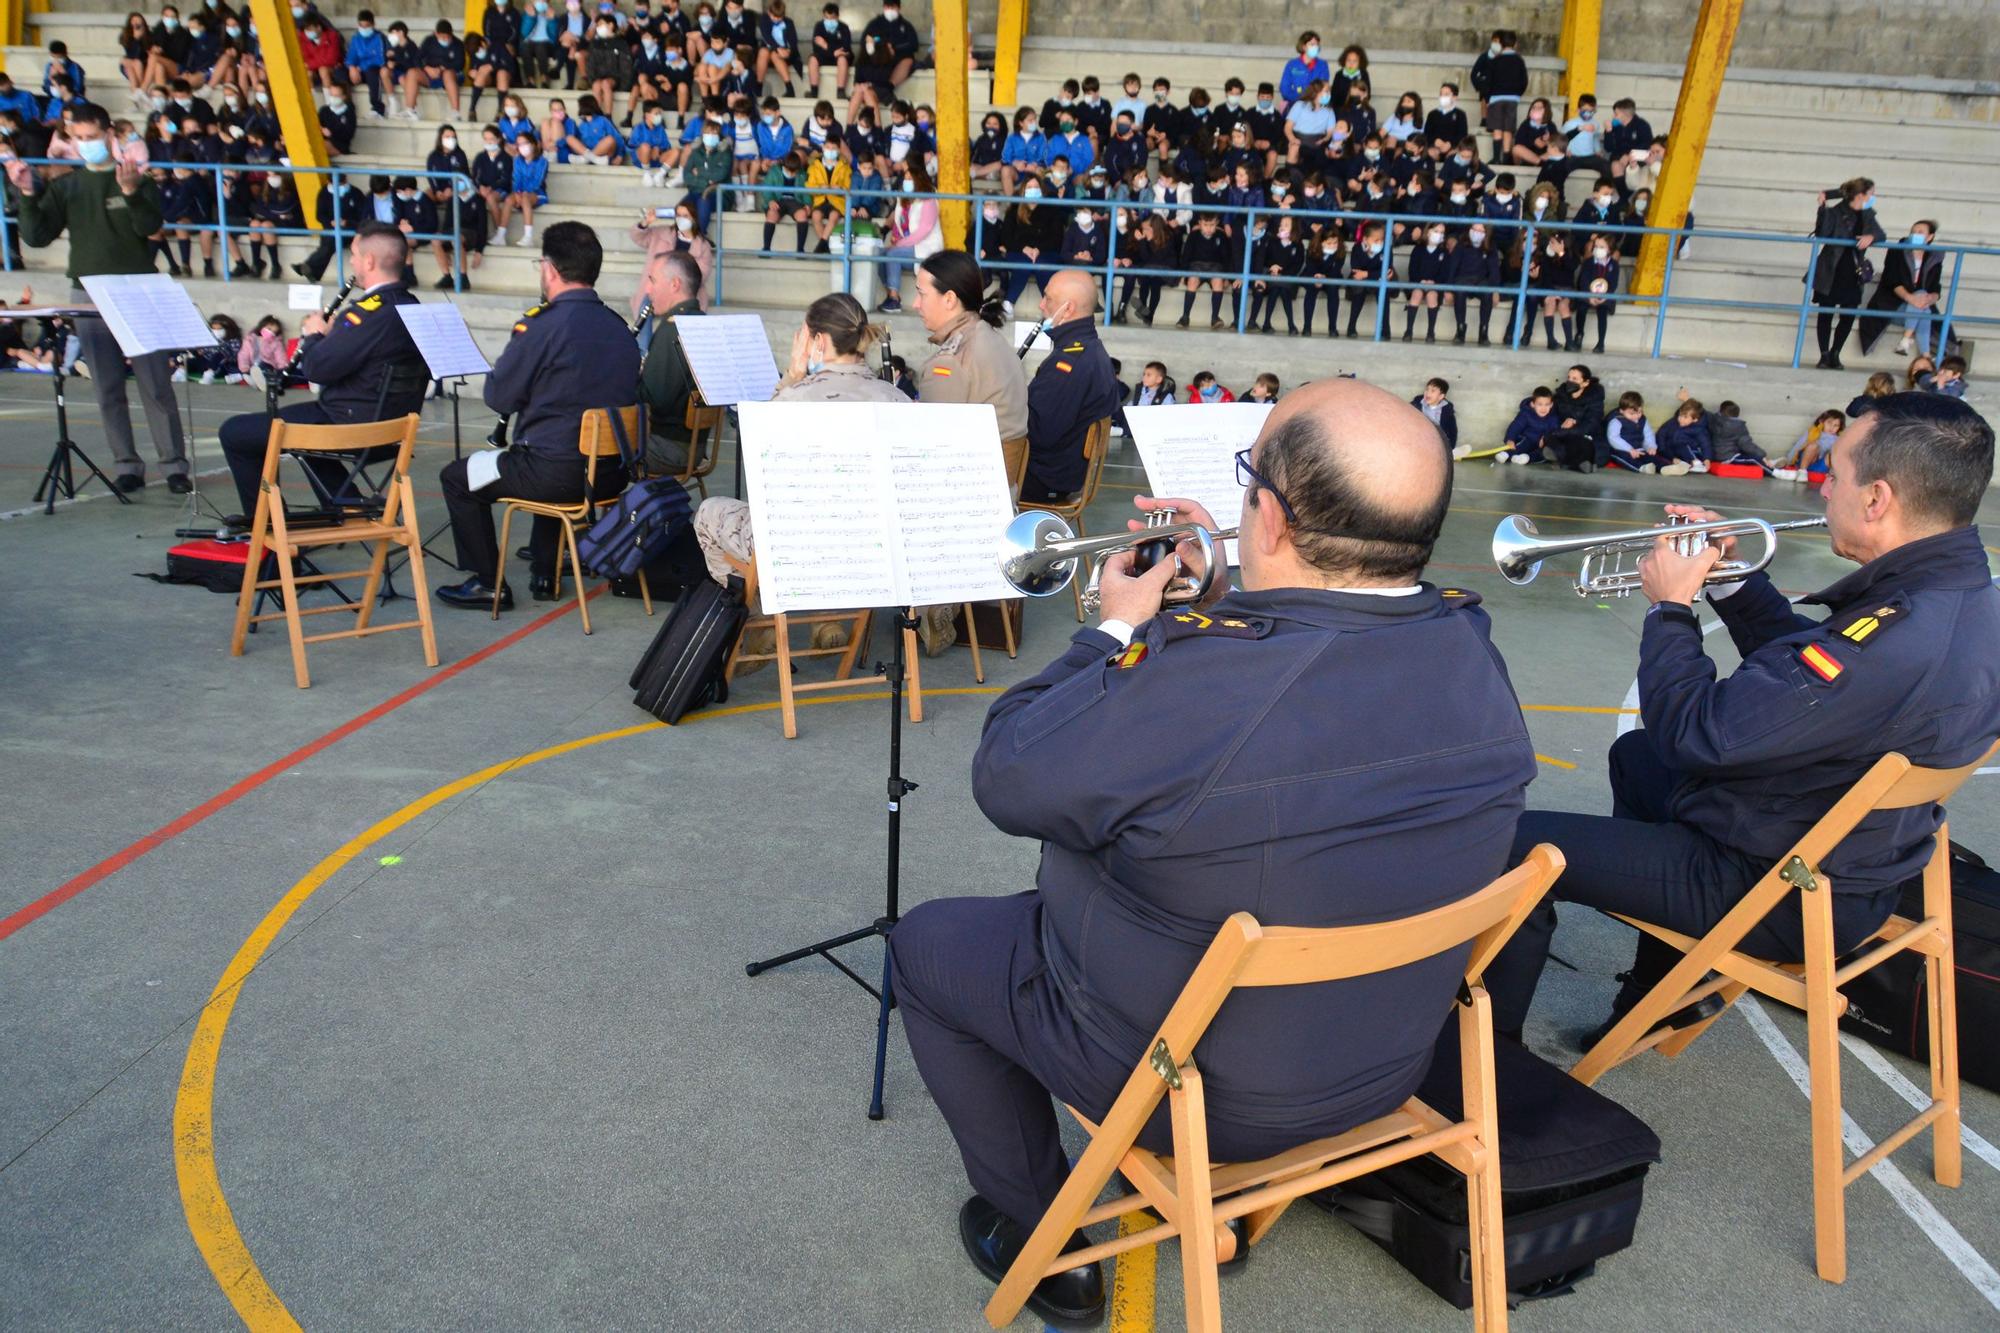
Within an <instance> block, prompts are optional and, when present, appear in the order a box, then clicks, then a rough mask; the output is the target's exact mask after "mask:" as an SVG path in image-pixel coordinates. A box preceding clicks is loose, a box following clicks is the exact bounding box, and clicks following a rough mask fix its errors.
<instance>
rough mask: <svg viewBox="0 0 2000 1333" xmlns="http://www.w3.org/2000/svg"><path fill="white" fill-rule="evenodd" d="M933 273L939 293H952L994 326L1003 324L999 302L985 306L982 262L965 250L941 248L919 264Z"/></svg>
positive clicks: (933, 284) (962, 304) (921, 267)
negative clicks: (980, 267)
mask: <svg viewBox="0 0 2000 1333" xmlns="http://www.w3.org/2000/svg"><path fill="white" fill-rule="evenodd" d="M917 267H918V268H920V269H922V270H923V271H924V272H925V273H928V274H929V275H930V279H931V286H933V287H935V288H937V289H938V291H939V292H940V293H944V292H950V293H951V294H952V295H953V296H956V297H957V298H958V303H959V305H960V306H961V307H963V308H964V309H966V310H969V311H971V312H972V313H974V314H976V315H978V316H979V317H980V318H981V319H983V320H985V321H986V322H987V323H988V324H991V325H992V326H993V327H994V328H999V327H1000V306H999V302H997V301H996V302H993V303H992V308H991V309H990V310H989V309H987V308H986V306H987V304H988V303H987V300H986V277H985V275H984V274H982V273H981V272H980V271H979V261H978V260H977V259H974V258H973V257H972V256H971V255H969V254H967V253H966V252H965V251H963V250H940V251H938V252H937V253H936V254H934V255H932V256H930V257H929V258H927V259H925V260H922V261H921V262H919V263H918V265H917Z"/></svg>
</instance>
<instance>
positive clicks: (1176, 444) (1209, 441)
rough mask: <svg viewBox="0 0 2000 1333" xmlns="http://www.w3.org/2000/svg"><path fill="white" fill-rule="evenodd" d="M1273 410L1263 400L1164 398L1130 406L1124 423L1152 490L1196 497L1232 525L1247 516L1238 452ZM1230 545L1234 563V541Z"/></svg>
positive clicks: (1221, 521) (1219, 520) (1224, 524)
mask: <svg viewBox="0 0 2000 1333" xmlns="http://www.w3.org/2000/svg"><path fill="white" fill-rule="evenodd" d="M1270 414H1271V408H1270V406H1269V405H1268V404H1265V403H1162V404H1159V405H1158V406H1155V407H1128V408H1126V409H1125V425H1126V428H1127V429H1129V430H1130V431H1131V432H1132V443H1133V444H1135V445H1137V446H1138V449H1139V461H1140V462H1141V463H1143V464H1144V465H1145V468H1146V481H1147V483H1148V484H1149V485H1150V486H1151V488H1152V493H1153V494H1154V495H1184V496H1186V497H1187V498H1188V499H1190V500H1197V501H1199V502H1200V503H1201V505H1202V507H1203V508H1205V509H1207V510H1208V512H1209V514H1210V515H1211V516H1213V517H1214V519H1215V522H1216V526H1217V527H1221V528H1233V527H1235V526H1237V524H1238V523H1239V522H1240V521H1241V520H1242V516H1243V487H1242V486H1241V485H1240V484H1238V482H1237V480H1236V455H1237V453H1238V452H1239V451H1241V450H1244V449H1248V448H1249V447H1250V446H1251V445H1253V444H1255V443H1256V442H1257V433H1258V432H1259V431H1261V430H1263V429H1264V418H1265V417H1267V416H1269V415H1270ZM1228 545H1229V554H1228V560H1229V563H1230V564H1232V565H1233V564H1235V563H1236V543H1235V542H1234V541H1233V540H1232V541H1231V542H1229V544H1228Z"/></svg>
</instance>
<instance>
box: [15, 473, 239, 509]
mask: <svg viewBox="0 0 2000 1333" xmlns="http://www.w3.org/2000/svg"><path fill="white" fill-rule="evenodd" d="M228 471H229V469H228V468H226V467H212V468H205V469H203V470H202V471H200V472H197V473H195V474H194V475H195V476H197V477H220V476H224V475H226V474H227V473H228ZM88 480H92V481H94V480H96V478H94V477H93V478H88ZM77 485H78V486H79V487H80V486H82V485H83V483H82V482H78V483H77ZM110 496H111V492H110V491H107V490H102V489H99V490H95V491H92V492H91V493H90V494H88V495H72V496H68V497H65V498H61V499H58V500H57V501H56V508H58V509H61V508H62V507H63V506H64V505H75V504H82V503H83V502H84V501H85V500H104V499H108V498H110ZM42 512H44V506H43V505H39V504H32V505H28V506H26V507H24V508H21V509H9V510H7V511H6V512H4V513H0V523H5V522H6V521H7V520H8V519H12V518H26V517H28V516H29V515H30V514H39V513H42Z"/></svg>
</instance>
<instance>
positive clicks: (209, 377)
mask: <svg viewBox="0 0 2000 1333" xmlns="http://www.w3.org/2000/svg"><path fill="white" fill-rule="evenodd" d="M201 382H202V383H203V384H213V383H215V372H214V371H212V370H204V371H202V372H201Z"/></svg>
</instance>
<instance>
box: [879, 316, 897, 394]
mask: <svg viewBox="0 0 2000 1333" xmlns="http://www.w3.org/2000/svg"><path fill="white" fill-rule="evenodd" d="M889 355H890V352H889V326H888V325H887V324H884V325H883V326H882V373H881V379H882V382H883V383H885V384H894V383H895V382H896V368H895V367H894V366H892V365H890V364H889Z"/></svg>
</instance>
